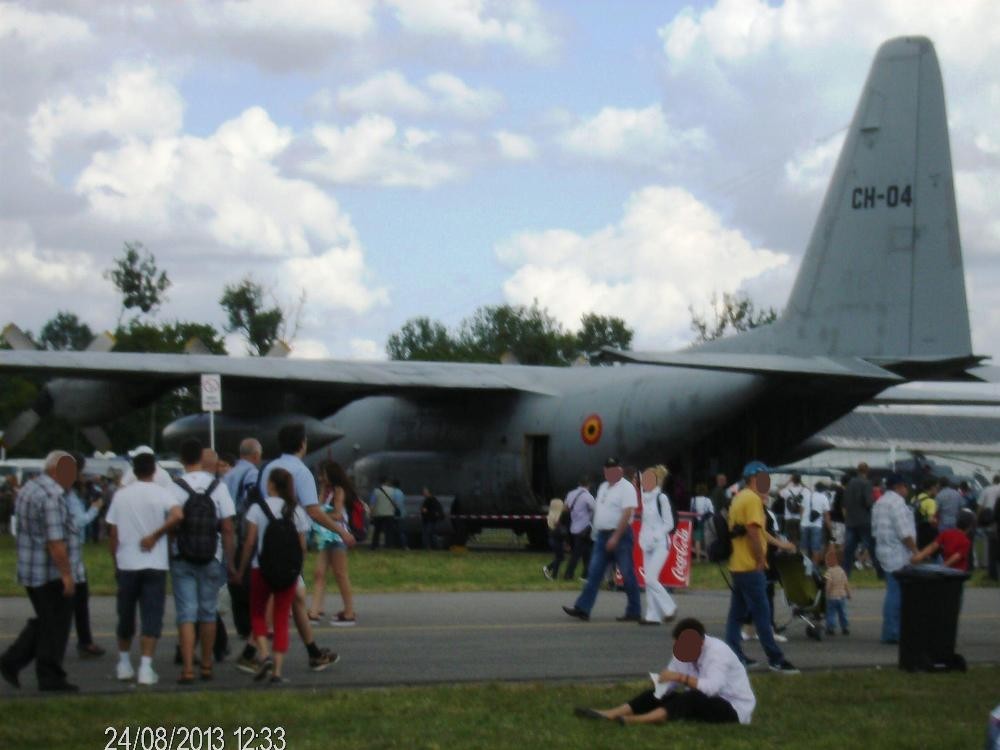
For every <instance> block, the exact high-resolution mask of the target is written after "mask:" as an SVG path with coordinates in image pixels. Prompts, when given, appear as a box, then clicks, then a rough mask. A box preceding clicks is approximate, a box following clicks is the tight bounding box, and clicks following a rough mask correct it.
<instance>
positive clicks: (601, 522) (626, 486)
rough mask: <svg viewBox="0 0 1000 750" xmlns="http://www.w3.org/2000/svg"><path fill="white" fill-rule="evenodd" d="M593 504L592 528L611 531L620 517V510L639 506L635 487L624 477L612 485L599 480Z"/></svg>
mask: <svg viewBox="0 0 1000 750" xmlns="http://www.w3.org/2000/svg"><path fill="white" fill-rule="evenodd" d="M595 506H596V507H595V508H594V528H595V529H597V530H598V531H613V530H614V529H615V528H617V526H618V522H619V521H620V520H621V518H622V511H624V510H625V509H626V508H638V507H639V498H638V497H637V496H636V494H635V487H634V486H633V485H632V484H630V483H629V482H628V481H627V480H625V479H619V480H618V481H617V482H615V484H614V485H613V486H612V485H609V484H608V483H607V482H601V486H600V487H599V488H598V490H597V500H596V501H595Z"/></svg>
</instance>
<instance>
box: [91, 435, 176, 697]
mask: <svg viewBox="0 0 1000 750" xmlns="http://www.w3.org/2000/svg"><path fill="white" fill-rule="evenodd" d="M132 465H133V470H134V475H135V478H136V481H134V482H133V483H132V484H130V485H129V486H127V487H123V488H121V489H120V490H118V491H117V492H116V493H115V495H114V498H112V500H111V506H110V507H109V508H108V514H107V516H106V519H105V520H106V521H107V523H108V527H109V529H110V544H111V557H112V559H113V560H114V564H115V571H116V576H115V577H116V579H117V581H118V628H117V635H118V668H117V674H118V679H119V680H131V679H132V678H133V677H135V670H134V669H133V668H132V661H131V658H130V655H129V652H130V650H131V648H132V637H133V636H134V635H135V610H136V605H138V608H139V613H140V616H141V619H142V628H141V630H140V631H139V634H140V643H141V646H140V648H141V652H142V658H141V661H140V662H139V678H138V683H139V684H140V685H155V684H156V683H157V681H158V680H159V677H158V676H157V674H156V672H154V671H153V652H154V651H155V649H156V642H157V640H159V638H160V634H161V633H162V631H163V605H164V601H165V600H166V592H167V570H168V569H169V567H170V556H169V549H168V545H167V538H166V535H167V534H168V533H169V532H170V531H171V530H173V529H174V528H175V527H176V526H178V525H179V524H180V522H181V521H182V520H183V517H184V516H183V512H182V511H181V506H180V503H179V502H178V501H177V498H176V497H175V496H174V494H173V493H172V492H170V491H169V490H167V489H166V488H164V487H161V486H159V485H158V484H156V483H155V482H153V474H154V473H155V470H156V459H155V458H154V456H153V454H152V453H139V454H136V456H135V458H134V459H133V460H132Z"/></svg>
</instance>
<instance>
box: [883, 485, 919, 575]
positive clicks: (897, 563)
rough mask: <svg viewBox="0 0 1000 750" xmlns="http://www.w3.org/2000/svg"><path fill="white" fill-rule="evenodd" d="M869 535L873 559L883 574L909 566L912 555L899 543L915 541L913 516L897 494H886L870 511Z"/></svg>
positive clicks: (891, 492) (890, 491)
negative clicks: (883, 571) (879, 564)
mask: <svg viewBox="0 0 1000 750" xmlns="http://www.w3.org/2000/svg"><path fill="white" fill-rule="evenodd" d="M872 533H873V535H874V536H875V555H876V556H877V557H878V561H879V562H880V563H881V564H882V567H883V568H884V569H885V571H886V572H887V573H892V572H893V571H896V570H899V569H900V568H903V567H905V566H907V565H909V563H910V557H911V556H912V553H911V552H910V550H909V549H907V547H906V545H905V544H903V540H904V539H906V538H907V537H909V538H910V539H913V540H916V538H917V528H916V524H915V523H914V520H913V512H912V511H911V510H910V509H909V507H907V505H906V501H905V500H904V499H903V498H902V497H901V496H900V495H899V494H898V493H896V492H893V491H892V490H889V491H888V492H886V493H885V494H884V495H882V497H881V498H879V500H878V502H876V503H875V505H874V506H873V507H872Z"/></svg>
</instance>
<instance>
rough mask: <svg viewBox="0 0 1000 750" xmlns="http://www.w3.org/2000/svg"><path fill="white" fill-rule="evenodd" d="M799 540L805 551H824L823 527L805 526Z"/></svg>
mask: <svg viewBox="0 0 1000 750" xmlns="http://www.w3.org/2000/svg"><path fill="white" fill-rule="evenodd" d="M799 542H800V545H801V547H802V550H803V552H806V553H809V552H822V551H823V527H822V526H803V527H802V529H801V534H800V535H799Z"/></svg>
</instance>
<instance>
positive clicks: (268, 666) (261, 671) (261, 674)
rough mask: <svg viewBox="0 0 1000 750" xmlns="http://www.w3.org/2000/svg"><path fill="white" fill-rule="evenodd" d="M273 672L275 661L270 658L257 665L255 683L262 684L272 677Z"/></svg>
mask: <svg viewBox="0 0 1000 750" xmlns="http://www.w3.org/2000/svg"><path fill="white" fill-rule="evenodd" d="M273 670H274V660H273V659H272V658H271V657H270V656H269V657H267V658H266V659H264V660H263V661H262V662H260V663H259V664H258V665H257V671H256V672H254V675H253V679H254V682H260V681H262V680H264V679H267V678H268V677H270V675H271V672H272V671H273Z"/></svg>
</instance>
